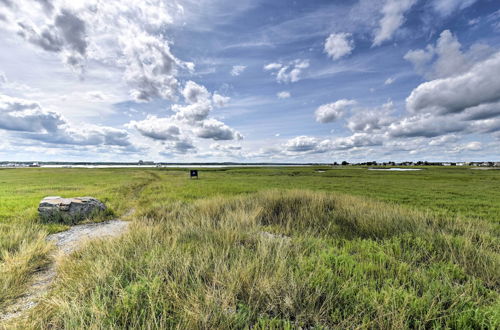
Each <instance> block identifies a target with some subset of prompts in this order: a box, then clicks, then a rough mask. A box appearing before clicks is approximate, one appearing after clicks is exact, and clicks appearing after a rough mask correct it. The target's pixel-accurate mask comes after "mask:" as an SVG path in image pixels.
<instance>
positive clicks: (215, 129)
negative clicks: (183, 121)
mask: <svg viewBox="0 0 500 330" xmlns="http://www.w3.org/2000/svg"><path fill="white" fill-rule="evenodd" d="M195 134H196V136H197V137H200V138H203V139H213V140H216V141H217V140H241V139H243V136H242V135H241V134H240V133H239V132H237V131H235V130H234V129H232V128H231V127H229V126H227V125H226V124H224V123H223V122H220V121H218V120H216V119H208V120H206V121H204V122H203V123H202V125H201V127H200V128H198V129H196V130H195Z"/></svg>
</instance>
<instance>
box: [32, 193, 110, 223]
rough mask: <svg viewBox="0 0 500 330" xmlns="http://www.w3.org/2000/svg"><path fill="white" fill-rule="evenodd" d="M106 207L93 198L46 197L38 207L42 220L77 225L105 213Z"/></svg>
mask: <svg viewBox="0 0 500 330" xmlns="http://www.w3.org/2000/svg"><path fill="white" fill-rule="evenodd" d="M105 210H106V206H105V205H104V204H103V203H102V202H100V201H99V200H98V199H96V198H93V197H75V198H62V197H59V196H50V197H45V198H44V199H42V201H41V202H40V205H39V206H38V213H39V214H40V218H41V219H42V220H44V221H50V222H64V223H76V222H78V221H79V220H83V219H86V218H90V217H92V216H95V215H97V214H98V213H100V212H102V211H105Z"/></svg>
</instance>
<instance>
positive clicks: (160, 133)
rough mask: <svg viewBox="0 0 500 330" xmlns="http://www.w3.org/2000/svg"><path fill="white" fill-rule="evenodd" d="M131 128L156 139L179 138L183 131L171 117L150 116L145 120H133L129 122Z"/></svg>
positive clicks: (128, 125) (172, 139) (173, 139)
mask: <svg viewBox="0 0 500 330" xmlns="http://www.w3.org/2000/svg"><path fill="white" fill-rule="evenodd" d="M127 127H129V128H135V129H136V130H137V131H138V132H139V133H140V134H141V135H143V136H146V137H149V138H151V139H154V140H162V141H167V140H170V141H175V140H179V136H180V134H181V131H180V129H179V127H178V126H177V125H175V124H174V123H172V120H171V118H158V117H156V116H148V117H147V118H146V119H145V120H141V121H135V120H133V121H131V122H130V123H129V124H127Z"/></svg>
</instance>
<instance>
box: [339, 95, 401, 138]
mask: <svg viewBox="0 0 500 330" xmlns="http://www.w3.org/2000/svg"><path fill="white" fill-rule="evenodd" d="M394 110H395V109H394V104H393V103H392V101H389V102H387V103H385V104H384V105H382V106H381V107H380V108H376V109H359V110H357V112H356V113H355V114H354V115H353V116H352V117H350V118H349V119H348V120H347V127H348V128H349V129H350V130H351V131H353V132H365V133H370V132H374V131H380V130H382V129H385V128H386V127H387V126H389V125H390V124H391V123H392V122H393V121H395V119H394V118H393V117H392V116H391V115H392V113H393V112H394Z"/></svg>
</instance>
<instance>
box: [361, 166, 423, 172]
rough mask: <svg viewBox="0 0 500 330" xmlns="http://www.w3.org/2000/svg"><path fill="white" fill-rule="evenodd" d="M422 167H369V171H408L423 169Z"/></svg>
mask: <svg viewBox="0 0 500 330" xmlns="http://www.w3.org/2000/svg"><path fill="white" fill-rule="evenodd" d="M421 170H422V169H421V168H399V167H394V168H369V169H368V171H396V172H407V171H421Z"/></svg>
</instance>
